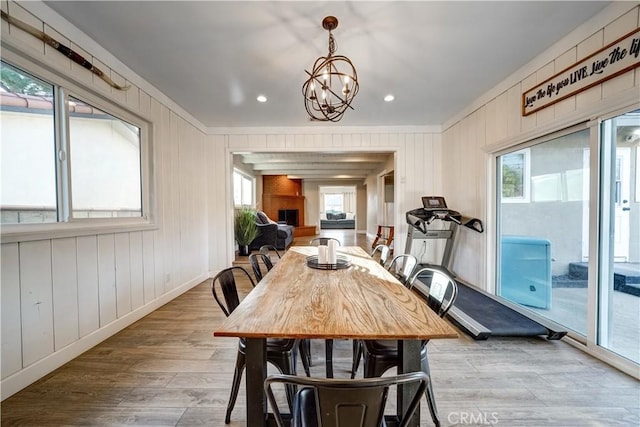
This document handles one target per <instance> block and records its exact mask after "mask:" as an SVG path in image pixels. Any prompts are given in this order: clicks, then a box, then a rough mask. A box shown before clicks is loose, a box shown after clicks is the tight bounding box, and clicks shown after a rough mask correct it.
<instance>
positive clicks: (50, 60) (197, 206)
mask: <svg viewBox="0 0 640 427" xmlns="http://www.w3.org/2000/svg"><path fill="white" fill-rule="evenodd" d="M1 5H2V9H3V10H5V11H8V12H9V13H10V15H12V16H14V17H16V18H18V19H21V20H23V21H25V22H28V23H29V24H31V25H34V26H36V27H37V28H43V29H44V30H45V31H46V32H48V33H50V34H51V35H53V36H54V37H56V38H58V39H59V40H61V42H63V43H65V44H67V45H70V46H71V47H72V48H73V49H75V50H78V51H79V52H80V53H81V54H82V55H84V56H85V57H86V58H88V59H89V60H90V61H91V62H92V63H94V64H96V65H98V66H99V67H100V68H101V69H102V70H103V71H105V72H106V74H107V75H110V76H111V78H112V79H113V80H115V81H116V82H119V83H122V84H128V85H131V86H132V87H131V89H129V90H128V91H118V90H115V89H112V88H110V87H109V86H108V85H106V84H105V83H104V82H103V81H102V80H100V79H98V78H96V77H95V76H93V75H92V74H91V73H90V72H88V71H87V70H86V69H84V68H81V67H79V66H77V65H76V64H75V63H72V62H71V60H70V59H68V58H66V57H64V56H63V55H61V54H60V53H58V52H57V51H55V50H53V49H51V48H49V47H48V46H44V44H43V43H42V42H39V41H37V40H36V39H35V38H34V37H32V36H30V35H28V34H26V33H24V32H23V31H21V30H19V29H17V28H13V27H11V26H9V25H7V23H6V22H5V21H2V33H1V35H2V43H3V49H4V48H7V47H9V48H10V49H11V50H13V51H16V52H21V55H24V56H26V57H28V58H29V60H30V61H31V62H35V63H42V64H48V65H47V67H49V68H48V70H47V72H52V73H55V74H58V75H62V76H66V78H68V79H69V80H72V81H73V82H75V84H77V85H80V86H82V87H83V88H85V89H86V90H88V91H92V92H94V93H97V94H99V96H101V97H103V98H105V99H107V100H110V101H112V102H114V103H116V104H117V105H120V106H122V107H123V108H125V109H127V110H128V111H130V112H131V113H133V114H136V115H138V116H139V117H141V118H143V119H144V120H146V121H147V122H148V123H149V124H150V133H151V138H150V140H151V149H152V159H151V163H152V169H153V175H154V181H153V182H152V185H151V187H152V189H153V197H152V205H153V210H152V211H153V214H154V220H155V221H154V226H152V227H144V228H141V229H138V230H136V229H133V230H131V229H129V230H120V231H119V230H113V229H111V230H109V231H100V230H94V231H93V232H91V231H89V232H87V230H83V231H82V232H78V233H77V235H74V233H73V232H67V233H65V235H64V237H57V236H54V237H51V236H47V235H46V234H41V235H38V236H36V237H34V236H33V235H31V236H30V237H29V238H28V239H27V240H23V241H22V240H21V239H20V237H19V236H18V237H17V238H16V236H13V237H12V238H11V240H10V241H5V240H3V243H2V252H1V256H2V258H1V260H0V262H1V268H2V277H1V280H2V289H1V292H2V293H1V310H2V312H1V313H2V331H1V333H2V384H1V388H2V399H4V398H6V397H8V396H10V395H11V394H13V393H15V392H16V391H18V390H20V389H21V388H23V387H24V386H26V385H28V384H29V383H31V382H33V381H35V380H37V379H38V378H40V377H42V376H43V375H45V374H46V373H48V372H50V371H51V370H53V369H55V368H56V367H58V366H60V365H61V364H63V363H64V362H66V361H68V360H70V359H71V358H73V357H75V356H76V355H78V354H80V353H82V352H84V351H86V350H87V349H88V348H90V347H92V346H94V345H95V344H97V343H98V342H100V341H102V340H103V339H105V338H106V337H108V336H110V335H112V334H114V333H115V332H117V331H119V330H120V329H122V328H123V327H125V326H127V325H129V324H131V323H133V322H134V321H136V320H137V319H139V318H141V317H142V316H144V315H146V314H147V313H149V312H151V311H153V310H154V309H155V308H157V307H159V306H161V305H163V304H165V303H166V302H168V301H170V300H171V299H173V298H175V297H176V296H177V295H179V294H180V293H182V292H184V291H186V290H188V289H189V288H190V287H192V286H194V285H195V284H197V283H199V282H200V281H202V280H204V279H205V278H207V277H208V276H209V263H210V260H209V258H208V249H209V248H208V241H209V236H208V234H207V230H208V226H209V215H208V208H209V205H212V206H218V205H220V203H221V200H222V199H223V197H221V195H220V194H217V193H214V194H212V195H211V197H208V195H207V191H208V185H207V182H208V179H210V178H217V179H221V177H222V175H221V170H222V169H217V170H216V171H215V174H211V173H210V169H209V165H208V164H207V156H206V155H205V153H206V152H207V148H206V146H205V145H206V143H207V138H206V135H205V131H204V128H203V127H202V126H201V125H200V124H199V123H197V122H196V121H195V120H194V119H193V118H191V117H189V116H188V115H186V114H184V112H183V111H181V109H180V108H179V107H176V106H175V105H168V104H170V103H167V102H166V98H164V97H163V96H162V94H160V93H159V92H158V93H157V94H155V95H154V96H151V95H150V94H149V93H148V92H152V90H149V91H145V90H143V89H141V88H140V87H138V86H136V85H135V84H134V83H132V82H131V81H128V80H126V79H125V78H124V77H122V76H121V75H120V74H118V73H117V72H115V71H114V70H111V69H110V68H109V67H108V66H107V65H106V64H104V63H102V62H101V61H100V60H99V59H98V58H96V57H95V56H92V54H91V52H88V51H86V50H84V49H82V47H81V46H78V45H76V44H74V43H72V42H70V41H69V40H68V39H66V38H65V37H64V35H62V34H61V32H62V30H61V32H58V31H55V30H53V29H52V28H51V27H49V25H47V23H44V22H43V21H42V20H40V19H39V18H38V17H37V16H36V15H35V13H34V12H33V11H28V10H27V9H25V8H23V7H22V6H23V5H24V7H26V8H28V7H36V5H35V4H31V3H29V4H16V3H14V2H4V1H3V2H2V3H1ZM65 31H66V29H65ZM69 31H76V30H75V29H69ZM83 40H85V41H86V44H87V45H91V44H92V43H93V42H92V41H91V40H89V39H82V37H79V38H75V40H74V41H76V42H78V43H79V44H81V43H82V41H83ZM105 56H107V55H106V54H105ZM32 71H36V72H37V71H38V70H32ZM134 77H135V76H134ZM136 79H138V78H137V77H136ZM160 100H162V102H161V101H160ZM218 197H220V200H217V198H218ZM213 235H214V237H215V233H213ZM214 241H215V240H214ZM214 256H216V257H219V256H220V254H219V253H216V254H215V255H214ZM211 264H212V265H216V263H211Z"/></svg>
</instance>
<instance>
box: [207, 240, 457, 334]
mask: <svg viewBox="0 0 640 427" xmlns="http://www.w3.org/2000/svg"><path fill="white" fill-rule="evenodd" d="M317 250H318V249H317V247H313V246H294V247H291V248H290V249H289V250H288V251H287V252H286V254H285V255H284V256H283V258H282V260H280V262H278V263H277V264H276V265H275V266H274V268H273V269H272V270H271V271H270V272H269V273H268V274H267V275H266V276H265V277H264V279H263V280H262V281H261V282H260V283H259V284H258V285H257V286H256V287H255V288H254V289H253V290H252V291H251V292H250V293H249V295H248V296H247V297H246V298H245V299H244V300H243V301H242V302H241V303H240V305H239V306H238V307H237V308H236V309H235V310H234V311H233V313H231V315H230V316H229V317H228V318H227V319H226V320H225V322H224V323H223V324H222V325H221V326H220V327H219V328H218V329H217V330H216V331H215V332H214V335H215V336H221V337H247V338H274V337H278V338H325V339H326V338H358V339H395V340H397V339H434V338H457V336H458V335H457V333H456V331H455V330H454V329H453V328H452V327H451V326H450V325H449V324H448V323H447V322H445V321H444V320H443V319H441V318H440V317H439V316H438V315H437V314H436V313H434V312H433V311H432V310H431V309H430V308H429V307H427V305H426V304H425V302H424V300H422V299H421V298H420V297H419V296H418V295H416V294H415V293H413V292H412V291H410V290H409V289H407V288H406V287H404V286H403V285H402V284H401V283H400V282H398V280H396V279H395V277H393V275H392V274H391V273H389V272H388V271H387V270H385V269H384V268H383V267H382V266H381V265H380V264H379V263H378V262H377V261H376V260H374V259H373V258H371V257H370V256H369V254H367V253H366V252H365V251H364V250H363V249H362V248H360V247H355V246H354V247H340V248H338V254H339V255H345V256H347V257H348V259H349V260H350V261H351V266H350V267H349V268H347V269H341V270H319V269H315V268H311V267H308V266H307V263H306V259H307V257H308V256H310V255H315V254H317Z"/></svg>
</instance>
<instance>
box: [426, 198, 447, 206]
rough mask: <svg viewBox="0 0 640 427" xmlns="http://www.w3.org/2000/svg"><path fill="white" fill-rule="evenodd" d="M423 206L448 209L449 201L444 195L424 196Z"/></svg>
mask: <svg viewBox="0 0 640 427" xmlns="http://www.w3.org/2000/svg"><path fill="white" fill-rule="evenodd" d="M422 207H423V208H425V209H447V202H445V201H444V197H442V196H422Z"/></svg>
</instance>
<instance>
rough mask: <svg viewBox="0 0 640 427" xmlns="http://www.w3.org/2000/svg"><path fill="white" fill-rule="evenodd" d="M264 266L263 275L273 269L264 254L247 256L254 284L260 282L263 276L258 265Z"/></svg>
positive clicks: (269, 259)
mask: <svg viewBox="0 0 640 427" xmlns="http://www.w3.org/2000/svg"><path fill="white" fill-rule="evenodd" d="M261 262H262V264H263V265H264V268H265V270H266V271H265V273H264V274H266V273H267V272H269V271H270V270H271V269H272V268H273V263H272V262H271V258H269V256H268V255H264V254H260V253H258V254H251V255H249V264H250V265H251V270H253V275H254V276H256V282H259V281H261V280H262V277H263V276H264V274H263V273H262V267H261V266H260V263H261Z"/></svg>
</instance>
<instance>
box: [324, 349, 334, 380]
mask: <svg viewBox="0 0 640 427" xmlns="http://www.w3.org/2000/svg"><path fill="white" fill-rule="evenodd" d="M324 346H325V347H324V357H325V369H326V371H327V372H326V374H327V378H333V340H324Z"/></svg>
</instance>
